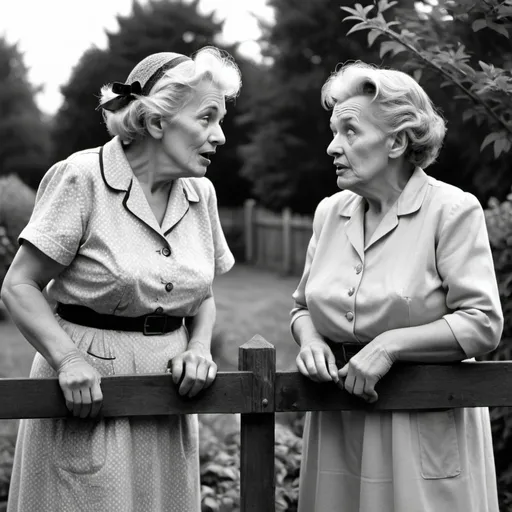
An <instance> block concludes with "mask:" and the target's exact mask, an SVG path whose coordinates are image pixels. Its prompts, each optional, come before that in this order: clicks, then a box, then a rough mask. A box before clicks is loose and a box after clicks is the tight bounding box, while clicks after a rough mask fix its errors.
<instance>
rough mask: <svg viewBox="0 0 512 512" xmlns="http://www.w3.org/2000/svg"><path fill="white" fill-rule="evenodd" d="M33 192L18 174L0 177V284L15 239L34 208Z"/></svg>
mask: <svg viewBox="0 0 512 512" xmlns="http://www.w3.org/2000/svg"><path fill="white" fill-rule="evenodd" d="M34 200H35V192H34V191H33V190H32V189H31V188H29V187H28V186H27V185H25V183H23V182H22V181H21V180H20V178H18V176H16V175H14V174H10V175H9V176H3V177H0V284H1V282H2V281H3V279H4V277H5V273H6V272H7V269H8V268H9V265H10V264H11V261H12V258H13V257H14V254H15V252H16V246H17V243H16V241H17V239H18V236H19V234H20V233H21V231H22V230H23V228H24V227H25V226H26V225H27V222H28V221H29V219H30V215H31V214H32V210H33V208H34Z"/></svg>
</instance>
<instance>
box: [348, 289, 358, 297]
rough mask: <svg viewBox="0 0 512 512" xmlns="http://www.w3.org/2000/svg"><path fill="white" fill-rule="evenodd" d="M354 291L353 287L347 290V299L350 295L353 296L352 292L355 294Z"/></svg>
mask: <svg viewBox="0 0 512 512" xmlns="http://www.w3.org/2000/svg"><path fill="white" fill-rule="evenodd" d="M355 291H356V289H355V288H354V287H352V288H349V289H348V296H349V297H352V295H354V292H355Z"/></svg>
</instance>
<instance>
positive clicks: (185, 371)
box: [169, 341, 217, 398]
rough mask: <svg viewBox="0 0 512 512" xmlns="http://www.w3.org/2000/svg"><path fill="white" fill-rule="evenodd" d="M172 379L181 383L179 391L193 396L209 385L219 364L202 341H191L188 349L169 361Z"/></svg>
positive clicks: (183, 394) (176, 382)
mask: <svg viewBox="0 0 512 512" xmlns="http://www.w3.org/2000/svg"><path fill="white" fill-rule="evenodd" d="M169 369H170V371H171V374H172V380H173V382H174V383H175V384H176V385H177V384H178V383H179V382H180V380H181V384H180V387H179V389H178V392H179V394H180V395H182V396H185V395H186V396H188V397H190V398H192V397H193V396H196V395H197V394H198V393H199V392H200V391H201V390H203V389H206V388H207V387H209V386H210V385H211V384H212V382H213V381H214V380H215V377H216V375H217V365H216V364H215V363H214V362H213V359H212V355H211V353H210V351H209V350H207V349H206V348H205V346H204V345H203V344H202V343H201V342H198V341H196V342H190V343H189V344H188V347H187V350H186V351H185V352H183V353H181V354H179V355H177V356H176V357H173V358H172V359H171V360H170V361H169Z"/></svg>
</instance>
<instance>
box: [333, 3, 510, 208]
mask: <svg viewBox="0 0 512 512" xmlns="http://www.w3.org/2000/svg"><path fill="white" fill-rule="evenodd" d="M374 4H375V5H367V6H363V5H361V4H356V5H355V6H354V7H353V8H349V7H341V9H342V10H343V11H345V12H346V13H348V14H349V16H345V18H344V20H343V21H355V22H356V24H355V25H354V26H352V28H350V30H349V31H348V32H347V35H348V34H353V33H361V31H365V32H367V39H368V45H369V46H372V45H374V44H375V42H376V41H377V40H378V41H380V48H379V53H380V56H381V57H382V58H386V57H388V56H389V55H392V56H397V55H398V54H401V53H402V52H406V57H404V60H403V66H402V67H403V70H404V71H407V72H409V73H410V74H412V75H413V76H414V77H415V78H416V80H418V81H422V82H428V78H430V79H432V77H433V76H434V77H435V87H436V88H438V89H443V88H446V89H447V92H448V93H449V94H450V96H451V97H452V98H453V99H455V100H456V102H455V104H454V105H453V106H452V107H451V108H449V111H451V112H452V113H453V114H455V115H456V117H458V119H457V120H456V121H455V123H456V125H457V126H455V127H452V126H451V124H452V123H451V122H453V120H454V119H453V117H452V118H451V119H450V121H451V122H450V123H449V135H453V130H454V128H455V129H457V128H459V126H460V129H461V130H464V131H465V132H466V134H467V131H468V129H470V130H472V131H473V130H475V128H476V130H477V131H476V132H474V135H473V134H468V135H470V136H471V137H472V138H473V136H474V137H475V139H476V140H479V141H480V142H479V149H480V151H483V150H484V149H485V148H486V147H489V148H491V147H492V148H493V155H492V156H493V157H494V161H492V159H490V158H489V155H487V154H486V153H487V152H484V153H483V154H482V155H480V154H478V152H477V151H476V144H475V147H474V148H473V149H472V151H473V152H474V153H475V157H473V162H474V161H475V158H477V161H476V163H477V165H478V166H479V167H480V168H479V169H476V168H475V169H474V170H473V174H474V177H475V180H476V181H477V183H475V186H476V188H477V190H471V191H472V192H474V193H476V194H477V195H478V196H479V197H480V199H481V200H482V199H487V198H488V197H489V193H491V195H498V196H501V197H503V192H502V191H503V190H506V189H508V188H509V187H510V185H511V183H512V178H511V176H510V173H509V166H508V158H507V157H506V156H505V155H506V154H507V153H508V152H509V151H510V150H511V148H512V51H511V46H510V41H509V35H510V34H509V30H510V28H512V0H505V1H498V0H488V1H483V0H441V1H436V2H431V1H425V2H418V3H417V5H416V8H415V9H414V10H413V11H410V10H405V9H397V10H396V11H395V13H394V14H395V18H393V19H392V21H386V19H385V15H386V16H387V15H388V12H387V11H388V10H389V9H390V8H391V7H392V6H393V5H395V4H397V2H394V1H392V2H388V0H380V1H378V2H374ZM388 18H389V16H388ZM379 38H380V39H379ZM491 58H492V59H493V62H490V61H489V59H491ZM439 79H441V82H439ZM427 88H428V87H427ZM453 108H456V109H457V110H456V112H453ZM461 108H462V112H460V109H461ZM461 114H462V115H461ZM454 117H455V116H454ZM450 132H451V133H450ZM464 140H465V141H467V138H465V139H464ZM500 156H501V157H502V158H501V159H499V157H500ZM485 181H487V183H485ZM504 185H505V186H504ZM464 188H466V187H464ZM469 188H471V187H469ZM478 188H481V189H483V190H478ZM487 192H488V193H487ZM500 192H501V193H500Z"/></svg>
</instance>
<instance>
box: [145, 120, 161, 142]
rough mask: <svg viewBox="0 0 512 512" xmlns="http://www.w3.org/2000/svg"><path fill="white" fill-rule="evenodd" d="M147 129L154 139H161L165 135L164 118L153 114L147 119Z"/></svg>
mask: <svg viewBox="0 0 512 512" xmlns="http://www.w3.org/2000/svg"><path fill="white" fill-rule="evenodd" d="M146 129H147V131H148V132H149V134H150V135H151V137H153V138H154V139H158V140H159V139H161V138H162V137H163V135H164V129H163V123H162V118H161V117H158V116H151V117H149V118H148V119H147V120H146Z"/></svg>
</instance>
